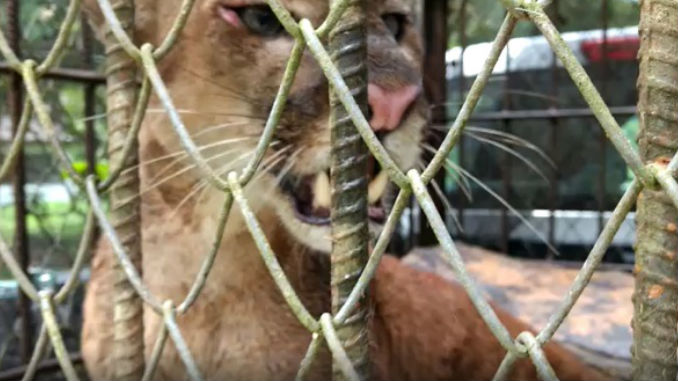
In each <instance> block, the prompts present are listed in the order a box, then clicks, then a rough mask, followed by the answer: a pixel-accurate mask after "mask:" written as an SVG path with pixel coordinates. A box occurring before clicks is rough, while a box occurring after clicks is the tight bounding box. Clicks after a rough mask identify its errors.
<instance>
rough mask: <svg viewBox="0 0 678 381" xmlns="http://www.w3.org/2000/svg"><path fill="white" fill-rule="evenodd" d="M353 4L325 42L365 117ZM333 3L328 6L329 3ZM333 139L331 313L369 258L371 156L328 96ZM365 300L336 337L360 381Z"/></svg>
mask: <svg viewBox="0 0 678 381" xmlns="http://www.w3.org/2000/svg"><path fill="white" fill-rule="evenodd" d="M366 1H368V0H351V1H349V5H348V8H347V9H346V11H345V12H344V15H343V16H342V18H341V20H340V21H339V22H338V23H337V25H336V26H335V27H334V29H333V30H332V31H331V32H330V36H329V51H330V55H331V56H332V60H333V61H334V63H335V65H336V66H337V68H338V69H339V72H340V73H341V75H342V77H343V78H344V81H346V84H347V85H348V87H349V89H350V90H351V93H352V94H354V97H355V99H356V102H357V103H358V105H359V106H360V108H361V111H362V112H363V113H365V114H366V113H367V27H366V23H365V21H366V19H365V2H366ZM333 2H334V1H332V3H333ZM330 104H331V108H332V110H331V114H330V125H331V139H332V159H331V168H330V174H331V184H332V209H331V213H330V218H331V221H332V253H331V263H332V269H331V292H332V313H334V314H336V313H337V312H338V311H339V309H340V308H341V306H342V305H343V304H344V302H345V301H346V298H347V297H348V295H349V294H350V293H351V290H352V289H353V287H354V286H355V283H356V281H357V280H358V277H359V276H360V274H361V273H362V270H363V268H364V267H365V264H366V263H367V258H368V251H367V250H368V248H367V245H368V240H369V231H368V225H367V159H368V157H369V151H368V150H367V147H366V146H365V144H364V143H363V140H362V139H361V137H360V134H359V133H358V130H357V129H356V128H355V126H354V125H353V122H352V121H351V118H350V116H349V114H348V112H347V111H346V109H345V108H344V106H343V105H342V104H341V102H340V101H339V99H338V97H337V96H336V95H335V94H334V91H331V90H330ZM366 299H367V295H365V296H363V300H361V301H360V303H359V304H358V307H356V308H355V310H354V311H353V312H352V315H351V316H349V317H348V318H347V319H346V322H345V323H343V324H342V325H341V326H338V327H336V329H337V336H338V337H339V340H340V341H341V343H342V346H343V347H344V349H345V350H346V354H347V355H348V358H349V360H350V361H351V363H352V365H353V367H354V369H355V370H356V372H357V374H358V375H359V377H360V379H363V380H366V379H368V378H369V353H368V350H369V348H368V334H367V319H368V315H369V314H368V310H369V301H368V300H366ZM338 365H339V364H337V363H336V362H333V364H332V373H333V379H337V380H341V379H346V376H345V375H344V374H343V373H342V371H341V368H340V366H338Z"/></svg>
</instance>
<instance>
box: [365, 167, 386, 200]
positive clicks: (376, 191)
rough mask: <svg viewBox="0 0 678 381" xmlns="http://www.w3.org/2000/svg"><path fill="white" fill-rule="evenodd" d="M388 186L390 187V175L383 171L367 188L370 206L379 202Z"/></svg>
mask: <svg viewBox="0 0 678 381" xmlns="http://www.w3.org/2000/svg"><path fill="white" fill-rule="evenodd" d="M386 185H388V174H387V173H386V171H381V172H379V174H378V175H377V177H375V178H374V180H372V181H371V182H370V184H369V185H368V186H367V201H368V202H369V204H370V205H372V204H376V202H377V201H379V199H380V198H381V196H382V195H383V194H384V191H385V190H386Z"/></svg>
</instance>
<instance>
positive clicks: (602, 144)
mask: <svg viewBox="0 0 678 381" xmlns="http://www.w3.org/2000/svg"><path fill="white" fill-rule="evenodd" d="M600 7H601V10H600V14H601V19H602V23H601V24H602V29H603V46H602V49H603V51H602V60H601V62H600V71H601V76H600V78H601V81H600V82H601V83H600V94H601V95H602V96H603V99H605V98H607V95H608V91H607V87H608V86H607V85H608V82H609V81H608V78H609V73H610V63H609V61H608V59H607V28H608V27H609V12H608V3H607V0H601V3H600ZM606 152H607V136H605V134H604V133H603V132H602V131H599V134H598V163H599V165H600V175H599V176H598V197H597V199H598V200H597V201H598V233H599V234H600V233H602V232H603V228H604V227H605V218H604V214H603V213H604V212H605V210H606V209H607V208H606V204H607V201H606V198H607V197H606V196H607V195H606V194H605V192H606V190H605V189H606V188H607V155H606Z"/></svg>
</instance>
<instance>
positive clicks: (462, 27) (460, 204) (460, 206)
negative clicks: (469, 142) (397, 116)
mask: <svg viewBox="0 0 678 381" xmlns="http://www.w3.org/2000/svg"><path fill="white" fill-rule="evenodd" d="M467 2H468V1H467V0H462V1H461V5H460V6H459V22H458V24H459V44H460V45H461V55H460V56H459V70H460V72H461V75H460V76H459V99H460V101H459V102H460V106H459V107H461V104H463V100H464V94H465V93H466V77H464V53H465V52H466V45H467V44H468V39H467V36H466V4H467ZM465 140H466V139H464V137H463V136H462V137H461V138H460V139H459V143H458V145H457V146H458V147H459V148H458V149H459V151H458V152H459V166H460V167H461V168H465V167H464V163H465V162H466V160H465V153H466V149H465V147H466V143H465ZM458 194H459V198H458V199H457V212H458V220H459V226H460V227H461V232H460V235H461V236H462V237H463V236H464V231H465V224H464V220H465V219H464V215H465V213H464V208H465V207H466V198H465V197H466V196H464V193H463V192H458Z"/></svg>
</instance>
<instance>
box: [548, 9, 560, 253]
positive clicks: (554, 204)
mask: <svg viewBox="0 0 678 381" xmlns="http://www.w3.org/2000/svg"><path fill="white" fill-rule="evenodd" d="M559 10H560V8H559V1H558V0H553V3H552V4H551V7H550V11H551V15H552V16H551V19H552V20H553V25H555V27H556V28H558V24H559V21H560V14H559ZM559 87H560V81H559V80H558V58H557V57H556V53H555V52H552V53H551V92H550V94H549V95H550V99H551V101H550V109H551V110H557V109H558V90H559ZM549 122H550V126H551V128H550V129H549V152H550V153H551V155H554V154H555V152H556V150H557V149H558V129H559V127H560V118H557V117H553V118H549ZM551 160H554V157H553V156H552V157H551ZM556 209H558V167H557V166H556V167H555V168H550V170H549V211H550V213H549V231H548V237H547V238H548V242H549V246H550V247H547V248H546V259H547V260H553V259H554V258H555V256H556V253H555V252H554V251H553V249H552V248H553V247H555V241H556V238H555V237H556V216H555V213H554V212H555V210H556Z"/></svg>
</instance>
